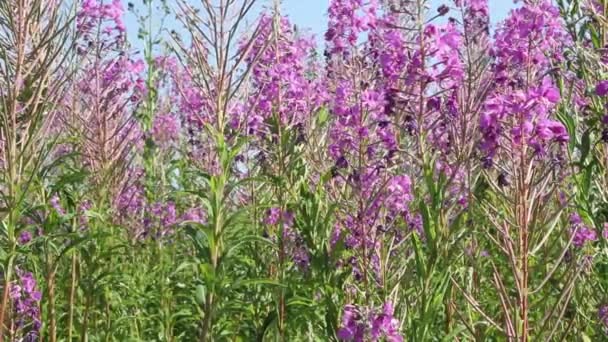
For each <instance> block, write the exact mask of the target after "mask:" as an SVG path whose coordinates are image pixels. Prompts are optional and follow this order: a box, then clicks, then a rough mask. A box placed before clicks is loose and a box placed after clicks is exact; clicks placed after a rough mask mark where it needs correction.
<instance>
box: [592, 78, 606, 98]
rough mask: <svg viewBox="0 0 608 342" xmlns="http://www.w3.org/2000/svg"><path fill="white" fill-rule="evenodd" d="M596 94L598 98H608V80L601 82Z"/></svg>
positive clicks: (596, 88) (596, 87)
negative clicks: (607, 96)
mask: <svg viewBox="0 0 608 342" xmlns="http://www.w3.org/2000/svg"><path fill="white" fill-rule="evenodd" d="M595 94H596V95H597V96H606V95H607V94H608V80H607V81H600V82H599V83H598V84H597V85H596V86H595Z"/></svg>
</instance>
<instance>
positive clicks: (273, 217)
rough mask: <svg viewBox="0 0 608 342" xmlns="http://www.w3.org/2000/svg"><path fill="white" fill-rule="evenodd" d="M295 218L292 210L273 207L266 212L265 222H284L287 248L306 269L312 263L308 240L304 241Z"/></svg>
mask: <svg viewBox="0 0 608 342" xmlns="http://www.w3.org/2000/svg"><path fill="white" fill-rule="evenodd" d="M294 219H295V217H294V214H293V213H292V212H290V211H281V209H280V208H277V207H273V208H270V209H268V211H267V212H266V217H265V218H264V220H263V223H264V224H265V225H268V226H277V225H279V224H282V230H283V244H284V245H285V250H286V251H287V253H288V254H289V255H290V256H291V259H292V260H293V262H294V263H295V264H296V266H298V268H299V269H300V270H306V269H308V267H309V264H310V255H309V252H308V248H307V246H306V241H304V239H303V238H302V236H301V235H300V234H299V233H298V231H297V230H296V229H295V227H294Z"/></svg>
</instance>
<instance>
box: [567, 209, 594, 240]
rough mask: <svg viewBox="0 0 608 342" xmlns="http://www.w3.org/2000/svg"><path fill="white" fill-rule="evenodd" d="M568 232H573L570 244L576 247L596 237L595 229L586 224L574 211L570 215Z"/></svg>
mask: <svg viewBox="0 0 608 342" xmlns="http://www.w3.org/2000/svg"><path fill="white" fill-rule="evenodd" d="M570 232H571V234H573V239H572V244H573V245H574V246H575V247H577V248H581V247H583V246H585V244H587V243H592V242H594V241H597V239H598V237H597V233H596V232H595V229H593V228H592V227H589V226H587V225H586V224H585V223H584V222H583V220H582V219H581V217H580V216H579V215H578V214H576V213H573V214H571V215H570Z"/></svg>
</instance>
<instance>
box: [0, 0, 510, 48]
mask: <svg viewBox="0 0 608 342" xmlns="http://www.w3.org/2000/svg"><path fill="white" fill-rule="evenodd" d="M0 1H2V0H0ZM198 1H200V0H192V2H193V3H198ZM134 2H135V1H134ZM167 2H168V3H169V4H172V3H174V1H170V0H169V1H167ZM447 2H449V0H431V1H430V6H431V11H432V12H431V13H433V12H434V11H435V9H437V7H439V5H441V4H442V3H447ZM136 3H137V2H136ZM260 4H261V6H260V7H259V8H258V9H257V10H256V11H258V12H259V11H260V10H261V9H262V8H263V7H264V6H265V4H266V6H271V4H272V1H271V0H260ZM328 5H329V0H283V1H282V10H283V13H285V14H287V15H288V16H289V19H290V20H291V22H292V23H293V24H295V25H297V26H298V27H299V28H300V29H303V30H305V31H308V32H310V33H312V34H314V35H315V37H316V38H317V41H318V42H319V43H320V44H321V43H322V42H323V35H324V33H325V31H326V30H327V8H328ZM489 6H490V19H491V22H492V24H493V25H495V24H496V23H497V22H500V21H501V20H502V19H504V18H505V17H506V16H507V14H508V13H509V10H510V9H512V8H514V7H515V6H516V5H514V4H513V1H512V0H489ZM448 15H449V14H448ZM126 23H127V28H128V36H129V37H130V39H131V41H132V43H133V45H134V47H136V48H140V47H141V42H138V41H137V28H138V25H137V22H136V20H135V16H134V15H133V14H131V13H129V14H127V18H126ZM167 24H168V25H167V26H169V27H170V26H173V25H176V23H175V20H173V22H171V20H168V21H167ZM178 31H179V30H178Z"/></svg>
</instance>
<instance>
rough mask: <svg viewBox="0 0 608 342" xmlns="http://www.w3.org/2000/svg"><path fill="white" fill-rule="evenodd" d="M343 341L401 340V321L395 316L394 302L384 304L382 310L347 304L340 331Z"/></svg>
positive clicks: (399, 341)
mask: <svg viewBox="0 0 608 342" xmlns="http://www.w3.org/2000/svg"><path fill="white" fill-rule="evenodd" d="M338 338H339V339H340V340H342V341H356V342H363V341H381V340H382V341H388V342H401V341H403V337H402V336H401V335H400V334H399V321H398V320H397V319H396V318H395V317H394V308H393V305H392V303H390V302H387V303H385V304H384V307H383V308H382V310H370V309H367V308H364V307H360V306H355V305H346V306H345V307H344V312H343V313H342V327H341V328H340V330H339V331H338Z"/></svg>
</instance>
